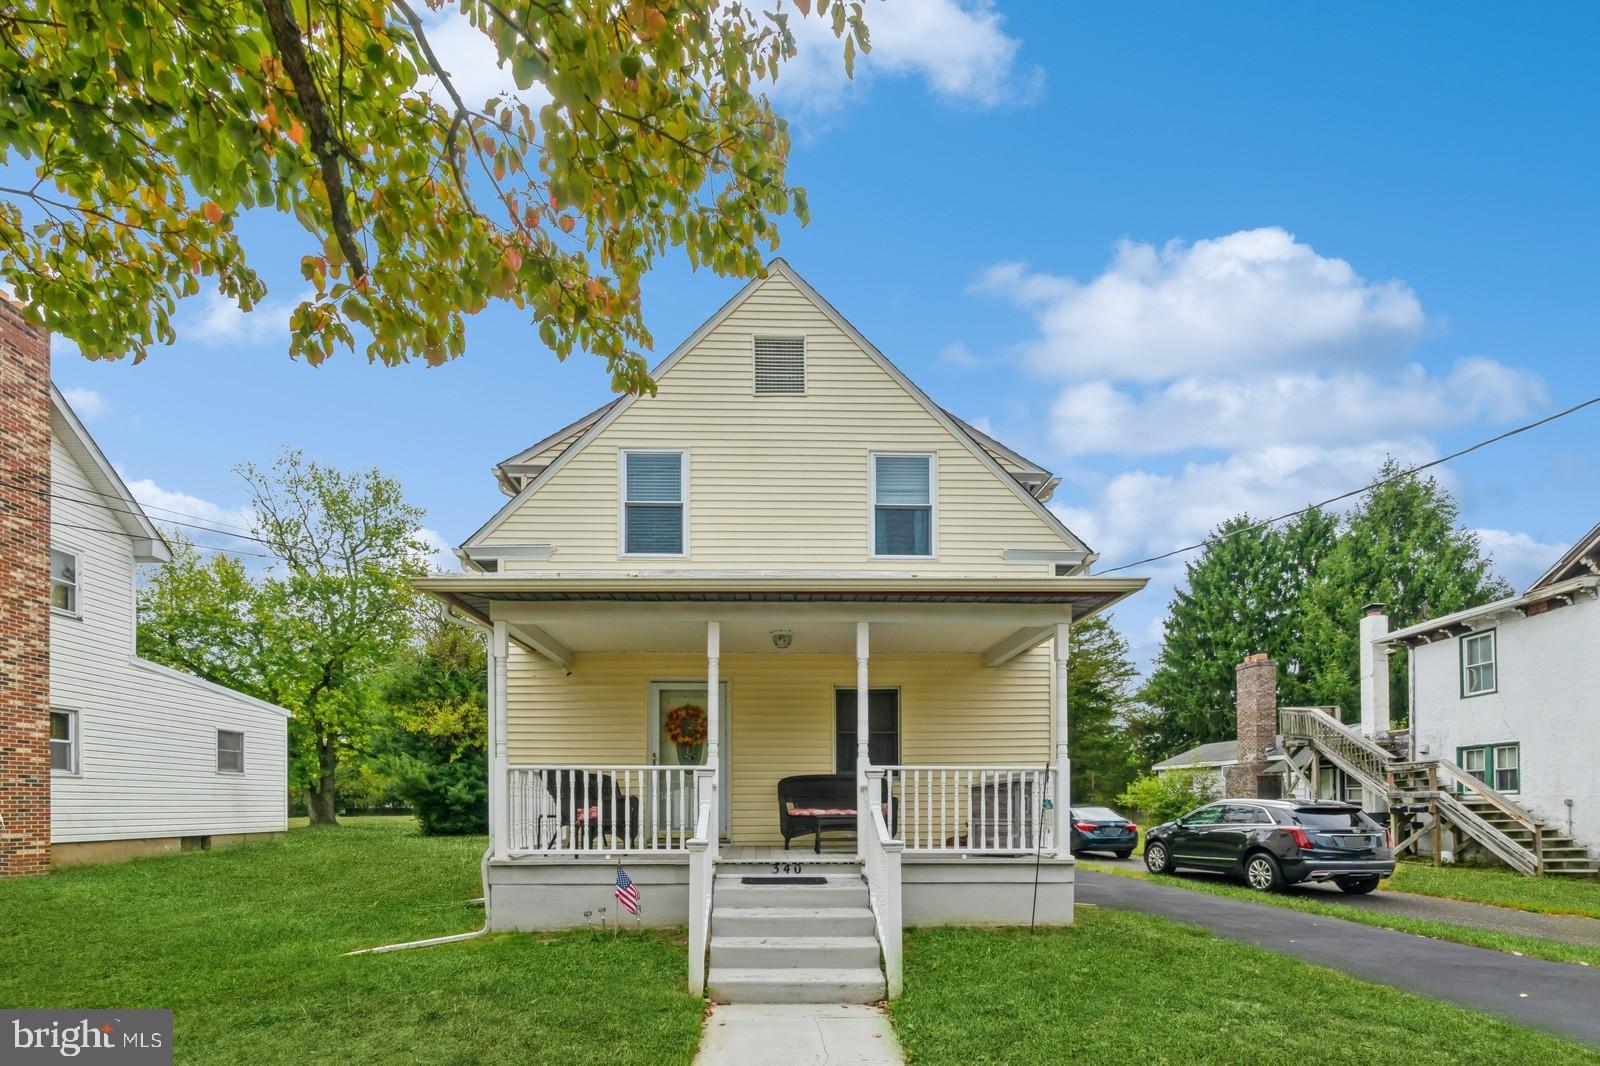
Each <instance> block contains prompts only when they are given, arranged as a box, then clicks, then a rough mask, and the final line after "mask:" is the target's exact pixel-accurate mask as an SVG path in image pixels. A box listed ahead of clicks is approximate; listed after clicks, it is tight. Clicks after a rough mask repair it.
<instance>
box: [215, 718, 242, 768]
mask: <svg viewBox="0 0 1600 1066" xmlns="http://www.w3.org/2000/svg"><path fill="white" fill-rule="evenodd" d="M217 773H219V774H242V773H244V734H243V733H239V732H235V731H234V730H231V729H219V730H217Z"/></svg>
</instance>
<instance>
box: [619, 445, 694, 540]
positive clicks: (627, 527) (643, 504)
mask: <svg viewBox="0 0 1600 1066" xmlns="http://www.w3.org/2000/svg"><path fill="white" fill-rule="evenodd" d="M688 467H689V462H688V453H687V452H684V451H681V450H677V451H664V450H647V449H639V450H630V451H624V452H623V453H622V471H621V480H622V554H624V555H686V554H688V551H687V547H686V536H685V529H686V527H687V525H688V522H687V521H686V519H687V517H688V515H687V510H688V509H687V506H686V502H687V500H688V496H689V492H688V488H689V485H688V481H689V477H688Z"/></svg>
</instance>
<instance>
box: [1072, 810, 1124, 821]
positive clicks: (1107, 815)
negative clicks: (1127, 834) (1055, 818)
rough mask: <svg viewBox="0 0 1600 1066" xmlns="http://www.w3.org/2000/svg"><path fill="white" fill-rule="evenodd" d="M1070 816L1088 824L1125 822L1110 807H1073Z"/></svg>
mask: <svg viewBox="0 0 1600 1066" xmlns="http://www.w3.org/2000/svg"><path fill="white" fill-rule="evenodd" d="M1072 816H1073V817H1074V818H1082V819H1084V820H1085V821H1089V822H1122V821H1126V819H1125V818H1123V817H1122V815H1120V814H1118V813H1117V812H1116V811H1114V810H1112V809H1111V808H1110V807H1074V808H1072Z"/></svg>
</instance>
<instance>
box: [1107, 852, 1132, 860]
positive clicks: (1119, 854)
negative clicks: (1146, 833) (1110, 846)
mask: <svg viewBox="0 0 1600 1066" xmlns="http://www.w3.org/2000/svg"><path fill="white" fill-rule="evenodd" d="M1111 854H1113V855H1115V856H1116V857H1117V858H1119V859H1126V858H1127V857H1128V856H1129V855H1132V854H1133V852H1132V851H1113V852H1112V853H1111Z"/></svg>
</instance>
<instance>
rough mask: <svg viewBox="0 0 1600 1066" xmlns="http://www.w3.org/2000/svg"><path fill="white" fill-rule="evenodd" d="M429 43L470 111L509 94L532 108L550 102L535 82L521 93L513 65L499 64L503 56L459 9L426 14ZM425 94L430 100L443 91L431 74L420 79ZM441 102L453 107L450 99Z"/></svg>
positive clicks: (446, 98)
mask: <svg viewBox="0 0 1600 1066" xmlns="http://www.w3.org/2000/svg"><path fill="white" fill-rule="evenodd" d="M423 23H424V25H425V26H426V29H427V35H428V44H429V45H431V46H432V48H433V54H434V55H435V56H436V57H437V58H438V60H439V65H440V66H441V67H443V68H444V69H445V72H446V73H448V74H449V75H450V84H451V85H453V86H455V89H456V92H458V93H460V94H461V100H462V102H463V103H465V104H466V105H467V106H468V107H470V108H480V107H482V106H483V105H484V103H485V101H487V100H488V99H489V98H490V97H494V96H499V95H500V94H502V93H506V94H509V95H511V96H514V97H516V98H517V99H519V100H521V101H523V102H524V103H526V104H528V106H530V107H533V108H539V107H543V106H544V105H545V103H546V102H548V101H549V99H550V94H549V93H547V92H545V89H544V86H543V85H541V84H539V83H538V82H535V83H534V84H533V85H531V86H529V87H528V88H527V89H522V90H519V89H518V88H517V83H516V80H515V79H513V78H512V77H511V65H510V64H509V63H508V64H504V65H502V64H501V62H500V53H499V52H498V51H497V50H496V49H495V46H494V42H493V41H491V40H490V39H489V37H488V35H486V34H485V33H484V32H483V31H482V30H480V29H478V28H477V27H476V26H474V25H472V23H470V22H468V21H467V17H466V16H465V15H463V14H462V13H461V11H460V9H459V8H456V7H447V8H445V9H443V10H441V11H438V12H436V13H431V14H424V16H423ZM419 84H420V85H421V86H422V89H423V92H425V93H427V94H428V95H429V96H430V97H431V96H433V94H434V93H435V92H436V91H441V87H440V85H439V81H438V79H437V78H435V77H433V76H432V75H425V76H423V77H422V78H420V79H419ZM438 103H439V104H440V105H441V106H443V107H453V104H452V102H451V101H450V100H449V98H448V97H447V96H443V95H442V92H441V98H440V99H439V101H438Z"/></svg>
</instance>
